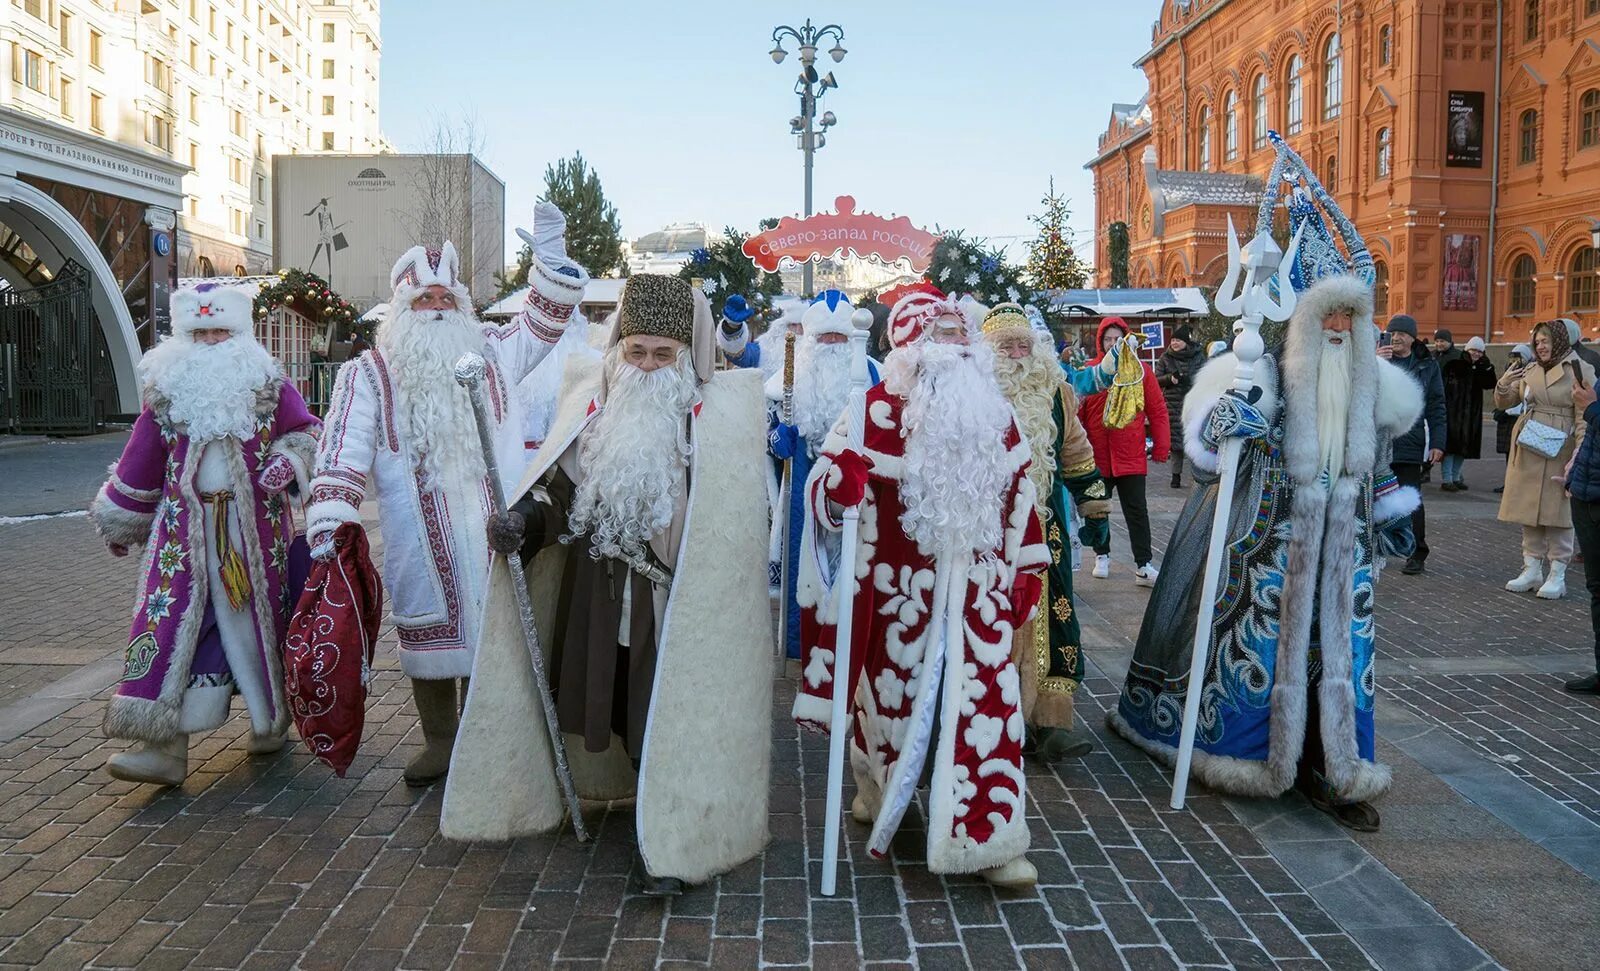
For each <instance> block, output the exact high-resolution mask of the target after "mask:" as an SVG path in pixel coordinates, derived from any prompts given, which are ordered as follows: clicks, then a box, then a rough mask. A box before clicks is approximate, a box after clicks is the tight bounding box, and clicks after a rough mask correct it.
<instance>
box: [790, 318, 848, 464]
mask: <svg viewBox="0 0 1600 971" xmlns="http://www.w3.org/2000/svg"><path fill="white" fill-rule="evenodd" d="M794 357H795V361H794V372H795V379H794V423H795V427H796V428H798V429H799V430H800V434H801V435H803V436H805V439H806V441H808V442H810V443H811V447H812V449H813V450H816V449H819V448H821V447H822V442H823V440H824V439H826V438H827V437H828V432H830V431H832V430H833V426H834V425H835V424H836V423H837V422H838V421H839V416H840V415H841V414H843V413H844V405H845V399H846V398H848V397H849V396H850V345H849V344H848V343H844V344H819V343H817V340H816V338H814V337H807V338H805V340H803V341H802V342H801V343H800V346H799V347H797V348H795V354H794Z"/></svg>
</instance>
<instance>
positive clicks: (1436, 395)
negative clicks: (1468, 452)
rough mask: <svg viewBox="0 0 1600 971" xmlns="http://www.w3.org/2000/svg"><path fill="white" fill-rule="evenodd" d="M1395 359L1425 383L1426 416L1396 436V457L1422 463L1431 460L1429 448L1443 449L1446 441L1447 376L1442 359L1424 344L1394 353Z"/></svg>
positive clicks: (1423, 405)
mask: <svg viewBox="0 0 1600 971" xmlns="http://www.w3.org/2000/svg"><path fill="white" fill-rule="evenodd" d="M1391 363H1393V364H1394V366H1395V367H1397V368H1399V369H1400V370H1402V371H1404V372H1406V373H1407V374H1409V375H1411V377H1412V379H1413V380H1415V381H1416V382H1417V384H1419V385H1421V386H1422V401H1423V404H1422V417H1421V418H1418V419H1417V423H1416V424H1415V425H1412V426H1411V430H1410V431H1408V432H1406V433H1405V434H1404V435H1401V436H1400V437H1399V438H1396V439H1395V440H1394V458H1393V459H1391V461H1393V462H1395V463H1398V464H1402V465H1404V464H1406V463H1415V464H1421V463H1423V462H1426V461H1428V452H1429V451H1431V450H1433V449H1436V448H1437V449H1443V448H1444V445H1445V438H1446V437H1447V436H1446V435H1445V408H1444V380H1443V379H1442V378H1440V377H1439V362H1438V361H1436V360H1434V358H1433V355H1432V354H1431V353H1430V352H1429V351H1428V349H1427V348H1426V347H1424V346H1423V345H1422V344H1420V343H1418V344H1413V345H1412V347H1411V353H1410V354H1409V355H1407V356H1405V357H1398V356H1396V357H1394V358H1392V359H1391Z"/></svg>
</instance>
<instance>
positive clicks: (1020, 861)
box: [978, 856, 1039, 887]
mask: <svg viewBox="0 0 1600 971" xmlns="http://www.w3.org/2000/svg"><path fill="white" fill-rule="evenodd" d="M978 876H980V877H982V878H983V879H984V880H986V881H988V882H989V884H990V886H995V887H1031V886H1033V885H1034V884H1036V883H1038V882H1039V871H1038V870H1037V869H1036V868H1035V867H1034V865H1033V864H1032V863H1029V862H1028V858H1027V857H1025V856H1019V857H1017V858H1016V859H1015V860H1012V861H1011V862H1010V863H1002V864H1001V865H999V866H992V867H990V868H989V869H987V870H979V871H978Z"/></svg>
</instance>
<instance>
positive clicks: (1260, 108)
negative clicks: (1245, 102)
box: [1250, 74, 1267, 148]
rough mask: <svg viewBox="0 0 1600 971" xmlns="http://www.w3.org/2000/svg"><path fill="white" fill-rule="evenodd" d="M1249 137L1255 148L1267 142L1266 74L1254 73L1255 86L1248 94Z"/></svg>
mask: <svg viewBox="0 0 1600 971" xmlns="http://www.w3.org/2000/svg"><path fill="white" fill-rule="evenodd" d="M1250 138H1251V139H1252V143H1253V144H1254V145H1255V147H1256V148H1261V147H1263V146H1265V145H1266V144H1267V76H1266V75H1265V74H1257V75H1256V86H1255V89H1254V92H1253V93H1252V94H1251V95H1250Z"/></svg>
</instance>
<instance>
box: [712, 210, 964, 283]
mask: <svg viewBox="0 0 1600 971" xmlns="http://www.w3.org/2000/svg"><path fill="white" fill-rule="evenodd" d="M834 206H835V208H836V209H837V211H836V212H819V213H817V214H816V215H814V216H806V217H805V218H803V219H802V218H795V217H793V216H785V217H783V219H781V220H779V222H778V225H777V226H776V227H774V228H772V229H769V230H767V231H766V232H764V233H760V234H759V235H756V236H751V237H750V238H749V239H747V240H745V241H744V246H743V251H744V255H745V256H747V257H749V258H750V262H752V263H754V264H755V265H756V266H758V267H760V268H761V269H763V270H766V271H767V272H768V273H775V272H777V269H778V264H779V262H780V261H781V260H784V259H790V260H793V261H795V262H796V263H804V262H805V261H807V260H823V259H828V258H830V257H833V256H837V255H839V254H840V253H841V252H843V253H845V254H847V255H849V256H855V257H860V258H862V259H875V260H879V261H881V262H883V263H896V262H898V261H900V260H906V261H908V262H909V263H910V264H911V270H912V272H914V273H922V272H925V271H926V270H927V269H928V267H929V266H930V265H932V263H933V246H934V244H935V243H937V242H939V236H938V234H937V233H930V232H928V231H927V230H924V229H918V228H917V227H915V226H913V225H911V220H910V219H907V218H906V217H905V216H897V217H895V218H894V219H887V218H885V217H883V216H878V215H874V214H873V213H870V212H856V201H855V199H853V198H851V197H850V196H840V197H839V198H837V199H835V200H834Z"/></svg>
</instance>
